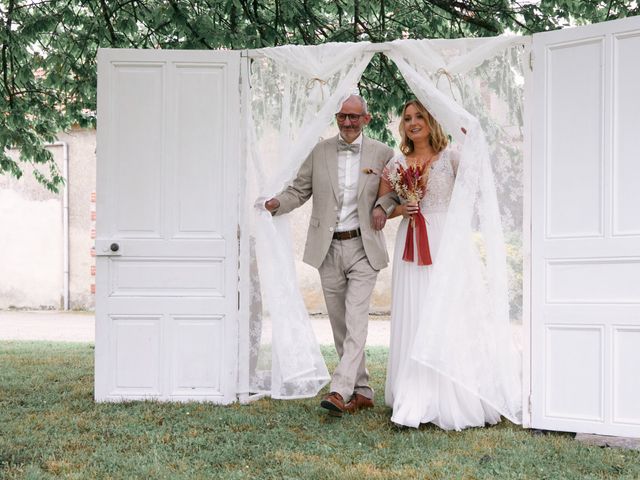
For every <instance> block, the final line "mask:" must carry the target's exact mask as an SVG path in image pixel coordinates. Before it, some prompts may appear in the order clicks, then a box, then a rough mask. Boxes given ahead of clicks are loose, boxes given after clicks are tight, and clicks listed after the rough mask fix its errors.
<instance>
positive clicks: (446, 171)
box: [385, 148, 500, 430]
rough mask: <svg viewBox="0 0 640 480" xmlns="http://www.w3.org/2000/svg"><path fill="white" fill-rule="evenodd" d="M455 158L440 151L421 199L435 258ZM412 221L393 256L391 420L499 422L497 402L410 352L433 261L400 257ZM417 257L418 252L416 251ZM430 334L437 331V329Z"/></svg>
mask: <svg viewBox="0 0 640 480" xmlns="http://www.w3.org/2000/svg"><path fill="white" fill-rule="evenodd" d="M398 163H400V164H402V165H403V166H404V167H406V166H407V165H406V158H405V157H404V156H402V155H399V156H396V157H394V158H393V159H392V160H391V161H390V162H389V165H388V167H387V168H388V169H389V170H391V169H393V168H394V167H395V166H396V165H397V164H398ZM457 164H458V152H457V151H455V150H453V149H452V148H447V149H445V150H444V151H442V152H441V153H440V154H439V157H438V158H437V159H436V161H435V162H433V164H432V166H431V171H430V173H429V178H428V182H427V193H426V195H425V197H424V198H423V199H422V201H421V203H420V209H421V211H422V213H423V215H424V216H425V219H426V223H427V233H428V236H429V247H430V251H431V257H432V260H433V263H434V264H435V263H436V262H437V261H438V249H439V246H440V239H441V236H442V231H443V229H444V224H445V220H446V216H447V207H448V205H449V200H450V198H451V194H452V191H453V185H454V181H455V174H456V171H457ZM408 225H409V219H407V218H404V219H402V222H401V224H400V225H399V227H398V233H397V237H396V245H395V253H394V258H393V274H392V301H391V339H390V348H389V361H388V366H387V380H386V388H385V402H386V404H387V405H388V406H390V407H392V408H393V414H392V417H391V420H392V421H393V422H394V423H397V424H400V425H405V426H410V427H418V426H419V425H420V424H421V423H429V422H431V423H434V424H436V425H438V426H439V427H440V428H443V429H445V430H461V429H463V428H466V427H472V426H484V425H485V423H490V424H495V423H497V422H498V421H499V420H500V414H499V413H498V412H497V411H496V410H495V409H494V408H492V407H491V406H489V405H488V404H486V402H484V401H482V400H481V399H480V398H478V397H477V396H476V395H474V394H472V393H471V392H470V391H469V390H467V389H465V388H464V387H463V386H461V385H460V384H458V383H456V382H455V381H453V380H452V379H451V378H450V377H448V376H446V375H443V374H442V373H440V372H438V371H436V370H434V369H432V368H430V367H427V366H425V365H424V364H422V363H419V362H417V361H416V360H414V359H413V358H411V352H412V351H414V350H413V349H414V347H416V345H414V343H415V342H416V338H417V331H418V326H419V325H420V323H421V321H422V320H423V315H424V308H423V307H421V301H422V300H423V299H424V298H425V296H426V292H427V290H428V288H429V282H430V278H431V275H432V269H433V265H429V266H424V265H418V264H417V262H406V261H404V260H403V259H402V254H403V251H404V245H405V239H406V235H407V227H408ZM414 245H415V242H414ZM414 248H415V247H414ZM414 258H417V254H415V253H414ZM429 334H430V335H434V336H436V337H437V336H438V331H432V332H429ZM417 347H418V348H419V347H420V346H419V345H418V346H417ZM444 347H445V348H446V346H444Z"/></svg>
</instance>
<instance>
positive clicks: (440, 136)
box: [398, 98, 449, 155]
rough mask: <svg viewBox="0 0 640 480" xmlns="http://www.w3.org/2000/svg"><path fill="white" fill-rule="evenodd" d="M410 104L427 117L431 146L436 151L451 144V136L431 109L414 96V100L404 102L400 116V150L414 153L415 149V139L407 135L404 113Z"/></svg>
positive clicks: (406, 153)
mask: <svg viewBox="0 0 640 480" xmlns="http://www.w3.org/2000/svg"><path fill="white" fill-rule="evenodd" d="M409 105H413V106H414V107H416V108H417V109H418V111H419V112H420V113H421V114H422V116H423V117H424V118H425V119H426V121H427V125H429V144H430V145H431V148H433V150H434V151H435V152H436V153H439V152H441V151H442V150H444V149H445V147H446V146H447V145H448V144H449V137H447V135H446V134H445V133H444V130H442V127H441V126H440V124H439V123H438V122H437V121H436V119H435V118H433V115H431V114H430V113H429V111H428V110H427V109H426V108H424V105H422V103H420V100H417V99H415V98H414V99H413V100H409V101H408V102H407V103H405V104H404V107H402V117H401V118H400V126H399V128H398V130H399V131H400V138H401V141H400V151H401V152H402V153H404V154H405V155H409V154H410V153H413V150H414V148H415V147H414V145H413V141H412V140H411V139H410V138H409V137H407V134H406V133H405V131H404V114H405V113H406V111H407V108H408V107H409Z"/></svg>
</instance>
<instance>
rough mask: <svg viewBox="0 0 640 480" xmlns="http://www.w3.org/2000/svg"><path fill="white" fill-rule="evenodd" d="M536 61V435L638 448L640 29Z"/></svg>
mask: <svg viewBox="0 0 640 480" xmlns="http://www.w3.org/2000/svg"><path fill="white" fill-rule="evenodd" d="M533 51H534V67H533V80H534V96H533V101H532V103H533V120H532V127H533V129H532V244H531V248H532V250H531V255H532V259H531V262H532V263H531V266H532V282H531V341H532V344H531V351H532V356H531V380H532V384H531V425H532V426H533V427H536V428H541V429H549V430H563V431H571V432H587V433H599V434H605V435H620V436H632V437H640V201H639V200H638V198H639V195H640V147H639V145H640V143H639V142H640V135H639V134H638V129H639V128H640V88H639V86H640V17H636V18H629V19H624V20H617V21H612V22H606V23H602V24H597V25H591V26H587V27H580V28H573V29H567V30H561V31H556V32H550V33H543V34H537V35H534V36H533Z"/></svg>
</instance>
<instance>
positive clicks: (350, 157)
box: [336, 134, 362, 232]
mask: <svg viewBox="0 0 640 480" xmlns="http://www.w3.org/2000/svg"><path fill="white" fill-rule="evenodd" d="M353 144H354V145H360V151H359V152H358V153H353V152H351V151H350V150H346V151H340V150H338V182H339V184H340V193H341V195H342V208H341V209H340V216H339V217H338V225H337V226H336V232H346V231H348V230H355V229H356V228H358V227H360V222H359V220H358V178H359V177H360V156H361V154H362V134H360V135H359V136H358V138H356V139H355V140H354V141H353Z"/></svg>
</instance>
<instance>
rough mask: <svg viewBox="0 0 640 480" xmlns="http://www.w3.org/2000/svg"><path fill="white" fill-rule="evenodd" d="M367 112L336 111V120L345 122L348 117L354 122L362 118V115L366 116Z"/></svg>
mask: <svg viewBox="0 0 640 480" xmlns="http://www.w3.org/2000/svg"><path fill="white" fill-rule="evenodd" d="M365 115H366V113H336V120H338V121H339V122H344V121H345V120H346V119H347V118H348V119H349V120H351V121H352V122H355V121H357V120H360V117H364V116H365Z"/></svg>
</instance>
